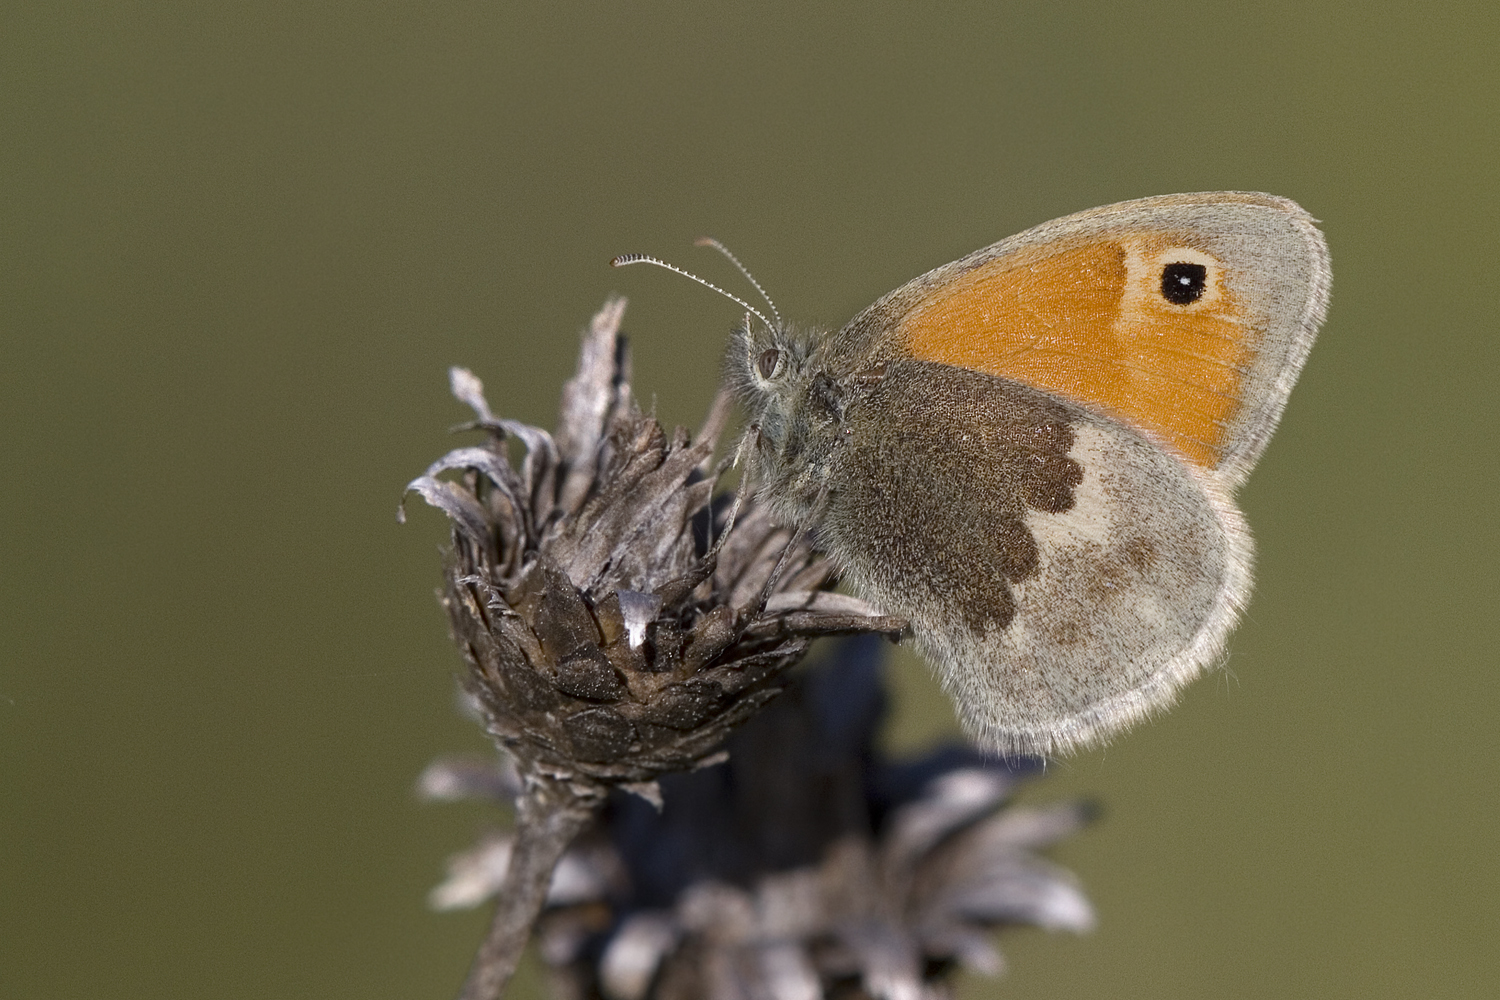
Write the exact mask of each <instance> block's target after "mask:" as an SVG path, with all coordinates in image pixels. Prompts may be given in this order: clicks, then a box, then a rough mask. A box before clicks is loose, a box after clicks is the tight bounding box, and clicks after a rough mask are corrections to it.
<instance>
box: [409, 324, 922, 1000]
mask: <svg viewBox="0 0 1500 1000" xmlns="http://www.w3.org/2000/svg"><path fill="white" fill-rule="evenodd" d="M624 306H625V304H624V300H622V299H613V300H611V301H609V302H608V303H606V304H605V306H604V308H603V309H601V310H600V311H599V313H598V314H596V315H595V316H594V318H593V321H592V323H591V324H590V327H589V330H588V331H587V333H586V334H585V336H584V342H583V350H582V354H581V357H580V359H579V365H578V370H577V374H576V375H575V376H574V378H572V379H571V380H570V381H569V382H568V383H567V384H566V386H565V387H564V390H563V400H562V414H561V419H560V422H559V425H558V429H557V432H556V433H555V434H548V433H547V432H546V431H544V430H541V429H540V428H536V427H531V426H527V425H525V424H521V423H517V422H515V421H512V420H504V419H499V418H497V417H495V416H494V414H493V413H492V411H491V410H490V407H489V404H488V403H487V402H486V400H485V397H484V392H483V387H482V385H481V384H480V382H479V380H478V379H477V378H475V377H474V376H473V375H472V374H470V373H469V372H467V371H464V370H462V369H454V371H453V372H452V376H451V381H452V388H453V393H454V395H455V396H457V397H458V398H459V399H460V400H461V401H462V402H464V403H465V404H467V405H468V406H469V407H470V408H471V409H472V410H473V411H474V413H475V416H476V419H475V420H474V421H473V422H472V423H470V424H467V425H465V427H466V428H467V429H474V430H480V431H483V432H485V433H486V435H487V439H486V441H485V442H484V443H483V444H481V445H478V446H475V447H466V448H458V449H455V450H453V451H451V452H449V453H448V454H446V455H444V456H443V457H442V458H441V459H439V460H438V461H436V462H434V463H433V464H432V466H431V467H429V468H428V470H427V472H426V473H425V474H424V475H422V476H420V477H419V478H417V479H415V480H414V481H413V482H412V483H411V484H410V486H409V487H408V489H409V490H410V491H412V492H416V493H417V494H419V495H420V496H421V497H422V498H423V499H425V500H426V501H427V502H428V503H430V504H432V505H433V506H435V507H438V508H440V509H441V510H442V511H443V512H444V513H446V514H447V515H448V517H449V518H450V520H451V522H452V548H451V550H450V552H449V554H448V558H447V565H446V567H445V591H444V597H443V603H444V605H445V607H446V608H447V611H448V616H449V621H450V623H451V626H452V635H453V638H454V641H455V642H456V643H457V644H458V646H459V648H460V650H461V651H462V652H463V655H464V657H465V659H466V660H467V662H468V667H469V669H468V672H467V676H466V686H467V688H468V690H469V692H470V693H471V694H472V696H473V697H474V699H475V701H476V702H477V704H478V705H479V707H480V710H481V712H482V713H483V717H484V720H485V724H486V728H487V729H488V731H489V732H490V733H491V734H492V735H493V736H494V737H495V738H496V740H497V741H498V742H499V743H500V744H501V745H502V746H504V747H505V749H506V750H507V751H509V752H510V753H511V754H512V755H514V757H515V760H516V762H517V766H518V768H519V773H520V777H521V783H522V794H521V798H520V800H519V802H518V822H519V824H520V825H519V827H518V840H517V845H516V858H515V863H514V864H512V865H511V866H510V872H511V875H510V877H511V878H512V879H514V880H516V882H517V884H516V885H514V886H512V887H511V888H512V890H513V891H511V892H509V893H508V895H507V896H506V897H505V898H504V899H503V900H502V903H501V906H500V908H499V911H497V917H496V921H497V923H496V927H497V930H496V931H495V932H494V933H492V937H491V942H490V943H491V944H493V943H494V941H495V938H496V936H497V935H499V936H504V935H502V934H500V930H499V928H500V927H501V925H502V924H506V925H507V926H508V927H509V928H510V929H509V930H507V931H506V932H505V934H508V935H509V936H510V938H514V936H515V934H516V928H517V927H519V928H520V929H521V931H520V932H521V933H522V935H523V937H524V928H525V926H526V925H529V923H530V920H531V916H533V915H534V913H535V905H540V895H541V892H542V891H543V890H544V888H545V885H546V878H547V877H548V876H549V873H550V871H551V867H552V864H553V863H554V862H555V861H556V859H557V856H558V855H560V854H561V852H562V849H563V848H564V847H565V846H566V844H567V842H568V841H569V840H571V838H572V836H573V835H574V834H575V833H576V832H577V831H578V830H579V829H581V828H582V826H583V825H585V824H586V823H587V820H588V816H589V814H590V813H591V812H592V810H593V809H594V808H596V807H597V806H598V804H599V803H600V802H602V801H603V798H604V796H605V794H606V792H607V791H608V789H609V788H611V787H614V786H624V787H626V788H629V789H631V790H634V791H635V792H637V793H638V794H640V795H643V796H645V797H647V798H652V799H658V798H659V793H658V791H657V786H656V785H655V781H656V779H657V778H658V777H660V776H662V775H664V774H668V773H671V772H674V771H681V770H687V769H691V768H695V767H701V766H703V765H705V764H707V763H711V762H713V761H715V760H717V759H720V758H719V755H720V754H721V750H722V746H723V744H724V741H725V739H726V738H727V737H728V735H729V733H730V732H731V731H732V729H733V728H734V727H735V726H737V725H739V724H740V723H742V722H743V721H745V720H746V719H747V718H749V717H750V716H751V715H753V714H754V713H755V712H756V710H757V709H759V708H760V707H761V706H763V705H764V704H766V703H767V702H768V701H769V700H770V699H771V698H773V697H774V696H775V694H776V692H777V691H778V690H779V688H780V686H781V684H782V681H783V677H784V674H785V672H786V670H787V668H788V667H790V666H791V665H792V664H794V663H796V662H797V660H799V659H800V658H801V657H802V655H803V654H804V653H805V652H806V650H807V646H808V643H809V642H810V640H811V639H812V638H813V637H815V636H818V635H826V634H831V633H847V632H863V631H877V632H888V633H889V632H897V631H899V630H900V629H901V628H903V627H904V625H905V623H904V622H903V621H902V620H901V619H897V618H890V617H885V616H881V615H878V614H875V613H873V612H872V611H871V609H870V608H868V607H867V606H866V605H864V604H863V603H862V602H860V601H858V600H855V599H853V598H850V597H846V596H843V595H839V594H834V593H831V592H830V591H829V588H830V587H831V586H832V585H833V584H834V582H835V580H834V570H833V567H832V566H831V565H830V564H829V563H828V562H827V561H826V560H825V559H823V558H822V557H821V556H819V555H817V554H816V553H814V552H813V551H812V548H811V546H810V544H809V541H808V539H807V538H805V537H799V536H795V535H794V533H793V532H791V531H789V530H787V529H785V528H782V527H779V526H777V525H775V524H773V523H772V521H771V520H770V517H769V515H768V514H767V512H766V510H765V509H764V508H762V507H760V506H758V505H757V504H755V503H754V502H753V501H752V502H748V503H746V504H744V505H739V504H737V503H732V502H730V500H729V499H728V498H724V497H718V498H716V497H715V484H716V482H717V480H718V477H719V474H720V473H721V472H722V471H724V463H722V462H720V463H718V464H716V463H715V459H714V447H715V444H716V442H717V437H718V434H719V432H720V429H721V428H722V426H723V424H724V422H725V420H726V418H727V414H728V402H727V400H726V399H723V398H721V400H720V402H719V404H718V405H716V407H715V410H714V413H713V415H712V416H711V417H710V420H709V424H708V426H707V427H706V428H705V429H704V431H703V433H701V434H700V435H699V436H698V438H697V440H696V441H695V440H693V439H692V438H691V437H690V436H689V435H688V434H687V433H686V432H685V431H683V430H680V429H679V430H678V431H677V432H675V433H674V434H672V435H670V436H668V435H667V434H666V433H665V432H664V431H663V430H662V428H661V426H660V425H659V424H658V423H657V422H656V420H655V419H654V418H652V417H650V416H648V415H646V414H643V413H642V412H641V411H640V410H639V408H638V407H637V406H636V405H635V403H634V401H633V399H632V397H631V392H630V385H629V362H628V357H627V354H626V350H625V346H624V341H623V339H622V338H621V336H620V333H619V326H620V320H621V317H622V315H623V313H624ZM513 442H517V443H519V449H520V451H521V452H523V454H524V457H522V458H521V460H520V462H519V468H517V466H516V465H514V464H512V461H511V446H512V443H513ZM448 473H453V474H456V475H457V478H455V479H447V478H439V477H440V476H442V475H444V474H448ZM523 884H524V885H523ZM525 885H529V886H530V888H529V889H526V888H525ZM528 894H529V895H528ZM531 897H535V898H534V899H532V898H531ZM533 904H535V905H533ZM507 907H512V908H514V909H515V912H512V913H508V914H507V912H506V910H507ZM527 907H531V909H530V913H529V914H528V913H527V912H526V910H527ZM510 938H507V942H506V944H505V945H504V947H503V948H502V947H501V946H500V945H498V944H497V945H495V949H496V950H497V953H498V952H501V951H503V952H505V955H506V956H508V957H503V958H501V959H495V958H494V956H493V955H491V956H486V954H485V953H483V952H482V953H481V956H480V959H479V962H478V963H477V964H476V968H475V973H474V974H473V976H471V980H470V989H469V991H468V993H467V994H466V995H468V996H471V997H480V996H485V997H488V996H495V995H498V992H499V990H500V989H502V988H503V983H504V980H505V978H507V977H508V975H509V971H510V970H509V969H508V968H507V969H504V970H503V971H502V972H501V973H497V974H496V975H493V976H487V978H486V977H481V972H482V970H483V969H484V968H485V967H487V966H492V965H494V964H495V962H496V961H498V962H499V965H500V966H504V965H505V964H506V963H507V962H509V963H510V964H511V965H512V966H513V960H514V956H513V955H510V951H511V950H518V946H514V947H513V945H514V942H513V941H512V940H510ZM486 947H487V948H489V947H490V944H487V946H486ZM476 977H479V978H484V982H482V983H479V982H477V980H476ZM496 981H498V983H499V985H498V986H496V985H495V982H496Z"/></svg>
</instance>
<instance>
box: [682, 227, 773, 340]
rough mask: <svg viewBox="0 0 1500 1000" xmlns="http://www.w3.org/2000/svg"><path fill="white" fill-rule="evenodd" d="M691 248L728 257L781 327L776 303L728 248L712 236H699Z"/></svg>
mask: <svg viewBox="0 0 1500 1000" xmlns="http://www.w3.org/2000/svg"><path fill="white" fill-rule="evenodd" d="M693 246H697V247H713V248H714V249H715V250H717V251H719V253H721V254H723V255H724V256H725V257H728V258H729V263H731V264H733V265H734V266H735V267H737V268H739V269H740V273H741V274H743V275H744V276H745V280H746V281H748V282H750V284H752V285H754V286H755V290H756V291H757V292H759V293H760V297H761V298H763V299H765V300H766V305H768V306H770V307H771V315H772V316H775V317H776V325H777V326H780V325H781V313H780V311H778V310H777V308H776V303H774V302H772V301H771V296H769V295H767V294H766V290H765V289H764V288H762V287H760V282H758V281H756V280H755V275H753V274H751V273H750V269H749V268H748V267H746V266H745V265H744V264H741V263H740V259H739V258H738V257H736V256H735V255H734V254H732V253H730V252H729V248H728V247H726V246H725V245H724V244H722V243H720V242H719V241H718V240H716V239H714V238H713V237H712V236H700V237H699V238H698V239H696V240H694V241H693Z"/></svg>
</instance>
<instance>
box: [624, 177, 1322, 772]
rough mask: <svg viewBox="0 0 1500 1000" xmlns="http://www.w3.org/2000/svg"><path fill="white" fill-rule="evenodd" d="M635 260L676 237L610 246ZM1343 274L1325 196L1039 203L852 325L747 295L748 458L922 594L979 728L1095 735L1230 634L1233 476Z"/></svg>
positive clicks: (884, 591)
mask: <svg viewBox="0 0 1500 1000" xmlns="http://www.w3.org/2000/svg"><path fill="white" fill-rule="evenodd" d="M731 259H733V258H731ZM637 261H647V262H650V263H660V262H659V261H656V260H654V259H651V258H643V257H625V258H617V261H616V262H617V263H635V262H637ZM735 263H736V264H738V262H737V261H736V262H735ZM674 270H675V269H674ZM742 270H743V268H742ZM752 282H753V279H752ZM1328 286H1329V266H1328V250H1327V246H1326V245H1325V243H1324V240H1323V236H1322V234H1321V233H1320V232H1319V231H1318V230H1317V228H1316V227H1315V225H1314V222H1313V219H1312V218H1311V217H1310V216H1309V215H1308V214H1307V213H1306V212H1304V211H1303V210H1302V209H1301V208H1300V207H1298V206H1297V205H1296V204H1295V203H1293V202H1291V201H1288V200H1287V199H1285V198H1277V197H1273V196H1271V195H1266V194H1252V193H1245V192H1236V191H1225V192H1214V193H1207V194H1176V195H1166V196H1164V197H1159V198H1144V199H1141V200H1138V201H1127V202H1122V203H1120V204H1117V205H1108V206H1105V207H1103V208H1096V209H1092V210H1090V211H1087V212H1082V213H1080V214H1078V215H1070V216H1068V217H1066V218H1063V219H1058V220H1056V221H1053V222H1048V223H1045V224H1043V225H1041V226H1037V227H1036V228H1035V229H1030V230H1028V231H1026V232H1024V233H1021V234H1020V235H1018V236H1012V237H1010V238H1009V239H1006V240H1001V241H1000V242H999V243H996V244H994V245H993V246H990V247H986V248H985V249H983V250H979V251H976V252H975V253H972V254H970V255H969V256H967V257H964V258H963V259H962V260H958V261H954V262H953V263H951V264H948V265H945V266H943V267H940V268H937V269H936V270H934V271H929V272H928V273H927V274H924V275H922V276H921V277H919V278H917V279H915V280H913V281H910V282H908V283H907V284H905V285H902V286H901V287H900V288H897V289H896V290H895V291H893V292H891V293H890V294H888V295H886V296H885V297H883V298H881V299H880V300H879V301H877V302H876V303H875V304H874V305H872V306H870V307H869V308H868V309H866V310H864V311H863V312H862V313H860V314H859V315H858V316H856V317H854V319H852V320H851V321H850V322H849V323H848V324H847V325H846V326H845V327H844V328H843V329H841V330H839V331H838V332H837V333H827V332H821V331H809V332H800V331H794V330H792V329H790V328H789V327H787V326H786V325H784V324H782V323H781V322H780V318H779V315H778V314H777V313H776V312H775V307H774V306H772V307H771V312H772V315H773V316H775V317H776V320H775V322H771V321H767V320H765V318H764V317H763V316H761V314H760V313H758V312H757V311H756V310H754V309H750V310H749V311H750V312H751V313H753V314H755V315H756V316H758V317H760V320H761V321H760V322H759V323H752V322H751V321H750V319H749V317H748V316H747V318H746V323H745V324H744V326H743V327H741V328H740V329H738V330H736V331H735V333H734V335H733V340H732V342H731V344H730V348H729V354H728V379H729V382H730V385H731V387H732V388H733V389H734V391H735V392H736V393H737V395H738V397H739V399H740V400H741V402H742V403H743V405H744V407H745V409H746V410H747V412H748V415H749V420H750V425H749V430H748V432H747V434H748V436H747V439H746V441H745V443H744V445H743V448H744V451H745V454H746V456H747V462H748V468H747V474H748V475H749V477H750V479H751V482H752V483H753V484H754V485H755V486H756V488H757V489H758V491H759V496H760V497H761V498H762V500H763V501H765V502H767V503H769V504H770V505H771V509H772V511H773V513H774V514H775V515H776V516H778V517H779V518H781V519H782V520H784V521H785V522H786V523H788V524H791V525H797V526H807V527H810V528H812V529H814V530H815V532H816V540H817V544H818V546H819V547H820V548H821V549H823V550H824V551H826V552H827V553H828V554H829V555H830V556H831V557H832V558H833V560H834V561H835V562H836V564H837V565H838V566H839V567H840V568H841V569H842V571H843V574H844V578H845V579H846V580H847V581H848V582H849V583H850V584H852V586H853V587H854V589H855V590H856V592H858V593H859V594H861V595H862V596H864V597H865V598H867V599H868V600H870V601H871V602H873V603H874V604H877V605H879V606H880V607H881V609H883V610H884V611H887V612H890V613H894V614H898V615H902V616H904V617H906V618H907V619H909V620H910V622H911V629H912V633H913V635H914V637H915V640H916V644H917V646H918V648H919V649H920V650H921V652H922V653H923V654H924V655H925V656H926V658H927V659H928V660H929V661H931V663H932V664H933V666H934V667H935V668H936V671H937V673H938V676H939V678H940V679H941V681H942V684H943V687H944V688H945V689H946V690H947V691H948V693H949V694H950V695H951V696H952V697H953V699H954V701H955V703H956V705H957V708H958V715H959V718H960V720H961V722H962V723H963V725H964V727H965V728H966V729H967V730H968V731H969V733H970V734H971V735H973V736H974V737H975V738H976V739H977V740H978V741H979V742H981V743H982V744H984V745H986V746H988V747H990V748H992V749H994V750H997V751H1000V752H1003V753H1031V754H1050V753H1055V752H1061V751H1067V750H1071V749H1076V748H1079V747H1082V746H1086V745H1089V744H1093V743H1097V742H1100V741H1101V740H1103V739H1104V738H1106V737H1108V736H1109V735H1110V734H1112V733H1114V732H1117V731H1118V730H1120V729H1122V728H1124V727H1126V726H1128V725H1130V724H1131V723H1133V722H1135V721H1136V720H1138V719H1141V718H1143V717H1145V716H1147V715H1149V714H1150V713H1151V712H1153V711H1154V710H1157V709H1160V708H1163V707H1165V706H1166V705H1168V704H1170V702H1171V701H1172V700H1173V698H1174V697H1175V696H1176V693H1177V691H1178V690H1179V689H1180V688H1181V687H1182V686H1183V685H1184V684H1185V683H1186V682H1187V681H1189V680H1191V679H1192V678H1193V677H1195V676H1196V675H1197V674H1198V673H1199V672H1200V671H1202V670H1204V669H1205V668H1206V667H1208V666H1209V665H1211V664H1213V663H1214V662H1215V661H1216V660H1217V659H1218V658H1219V657H1220V656H1221V655H1222V654H1223V651H1224V644H1225V639H1226V637H1227V636H1228V634H1229V631H1230V629H1231V628H1232V627H1233V625H1234V623H1235V620H1236V618H1237V617H1238V616H1239V613H1240V611H1241V610H1242V609H1243V608H1244V606H1245V602H1246V599H1247V597H1248V595H1249V591H1250V563H1251V543H1250V535H1249V533H1248V531H1247V530H1246V527H1245V522H1244V518H1243V517H1242V516H1241V514H1240V512H1239V510H1238V509H1237V508H1236V507H1235V504H1234V501H1233V499H1232V495H1233V492H1234V490H1235V488H1236V487H1238V486H1239V485H1240V484H1241V483H1242V482H1244V480H1245V477H1246V476H1247V475H1248V474H1249V472H1250V469H1251V468H1252V467H1253V466H1254V464H1255V461H1256V459H1257V458H1258V457H1259V456H1260V453H1261V450H1262V449H1263V448H1265V446H1266V441H1267V440H1268V439H1269V438H1270V436H1271V432H1272V430H1273V429H1274V428H1275V426H1276V422H1277V420H1278V418H1279V417H1280V416H1281V411H1282V407H1283V406H1285V405H1286V398H1287V393H1288V392H1289V391H1290V390H1291V388H1292V383H1293V382H1294V381H1296V378H1297V373H1298V371H1299V370H1300V369H1301V367H1302V363H1303V361H1304V360H1305V359H1306V357H1307V352H1308V349H1309V348H1310V347H1311V346H1312V341H1313V337H1314V335H1315V333H1316V331H1317V328H1318V325H1319V323H1321V322H1322V319H1323V315H1324V312H1325V310H1326V308H1327V303H1328ZM756 287H757V289H759V286H758V285H757V286H756ZM726 294H727V293H726ZM732 297H733V296H731V298H732ZM736 301H739V300H736ZM767 302H768V304H769V299H767ZM741 304H742V305H743V304H744V303H741ZM746 308H747V309H749V307H748V306H747V307H746Z"/></svg>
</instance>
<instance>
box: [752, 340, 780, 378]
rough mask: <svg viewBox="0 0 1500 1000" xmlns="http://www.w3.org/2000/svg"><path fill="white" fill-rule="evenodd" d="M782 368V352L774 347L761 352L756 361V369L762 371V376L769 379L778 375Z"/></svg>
mask: <svg viewBox="0 0 1500 1000" xmlns="http://www.w3.org/2000/svg"><path fill="white" fill-rule="evenodd" d="M780 369H781V352H780V351H778V350H777V349H776V348H774V347H772V348H770V349H768V350H764V351H761V352H760V357H759V358H757V359H756V361H755V370H756V371H758V372H760V377H761V378H763V379H766V380H767V381H769V380H770V379H773V378H775V377H776V373H777V372H778V371H779V370H780Z"/></svg>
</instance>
